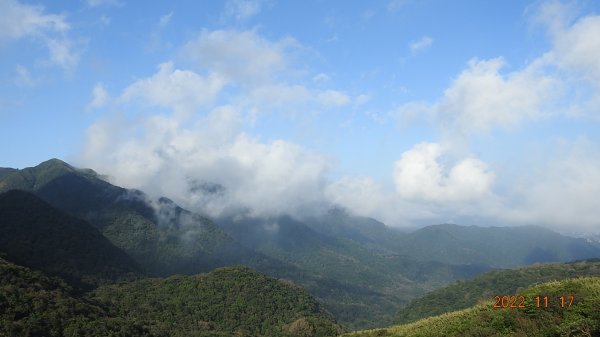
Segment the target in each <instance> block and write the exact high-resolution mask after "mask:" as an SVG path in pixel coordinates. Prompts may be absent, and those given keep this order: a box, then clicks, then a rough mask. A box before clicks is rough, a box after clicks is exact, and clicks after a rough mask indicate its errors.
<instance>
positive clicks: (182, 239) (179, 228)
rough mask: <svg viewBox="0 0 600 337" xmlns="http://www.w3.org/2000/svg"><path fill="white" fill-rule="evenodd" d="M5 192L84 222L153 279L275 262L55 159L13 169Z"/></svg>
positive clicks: (173, 209)
mask: <svg viewBox="0 0 600 337" xmlns="http://www.w3.org/2000/svg"><path fill="white" fill-rule="evenodd" d="M9 189H20V190H25V191H30V192H32V193H34V194H35V195H37V196H39V197H40V198H42V199H43V200H44V201H46V202H48V203H49V204H50V205H52V206H54V207H56V208H58V209H60V210H62V211H64V212H67V213H70V214H73V215H75V216H77V217H79V218H82V219H85V220H87V221H88V222H90V223H91V224H92V225H94V226H95V227H96V228H98V229H99V230H100V231H101V232H102V233H103V234H104V235H105V236H106V237H107V238H108V239H109V240H110V241H111V242H113V243H114V244H115V245H116V246H117V247H119V248H121V249H123V250H124V251H125V252H127V253H128V254H129V255H130V256H132V257H133V258H134V259H135V260H136V261H137V262H138V263H139V264H140V265H141V266H142V267H143V268H144V269H145V270H147V271H149V272H151V273H154V274H158V275H170V274H173V273H186V274H194V273H198V272H203V271H209V270H211V269H214V268H216V267H220V266H225V265H231V264H236V263H246V264H250V265H260V264H268V263H274V262H271V261H265V257H263V256H260V255H257V254H255V253H254V252H252V251H251V250H249V249H246V248H244V247H242V246H241V245H239V244H238V243H237V242H235V240H233V239H232V238H231V237H230V236H228V235H227V234H226V233H224V232H223V231H222V230H221V229H220V228H219V227H217V226H216V225H215V224H214V223H213V222H212V221H210V220H209V219H208V218H206V217H203V216H200V215H197V214H194V213H191V212H188V211H186V210H184V209H182V208H180V207H179V206H177V205H176V204H175V203H173V202H172V201H170V200H168V199H166V198H160V199H158V200H150V199H148V198H147V197H146V195H145V194H144V193H142V192H141V191H135V190H126V189H124V188H121V187H117V186H114V185H111V184H110V183H108V182H106V181H104V180H103V179H101V177H100V176H99V175H98V174H97V173H95V172H94V171H92V170H89V169H77V168H74V167H72V166H70V165H68V164H66V163H64V162H62V161H60V160H58V159H51V160H48V161H46V162H43V163H41V164H40V165H38V166H36V167H30V168H25V169H22V170H12V171H11V172H10V173H8V174H6V175H4V177H3V178H1V179H0V192H2V191H6V190H9Z"/></svg>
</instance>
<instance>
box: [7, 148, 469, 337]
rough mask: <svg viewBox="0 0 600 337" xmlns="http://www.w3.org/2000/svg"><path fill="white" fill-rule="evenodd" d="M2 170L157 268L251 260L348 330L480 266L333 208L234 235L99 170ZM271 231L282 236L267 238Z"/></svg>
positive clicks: (53, 166)
mask: <svg viewBox="0 0 600 337" xmlns="http://www.w3.org/2000/svg"><path fill="white" fill-rule="evenodd" d="M3 172H6V174H4V175H3V177H2V178H0V191H2V190H4V189H7V188H19V189H22V190H27V191H31V192H32V193H34V194H36V195H37V196H39V197H40V198H42V199H44V200H45V201H46V202H48V203H49V204H51V205H53V206H55V207H57V208H59V209H61V210H63V211H65V212H68V213H70V214H74V215H76V216H78V217H81V218H83V219H85V220H87V221H89V222H90V223H91V224H93V225H94V226H96V227H97V228H98V229H100V230H101V231H102V233H103V234H104V235H105V236H106V237H107V238H108V239H109V240H110V241H111V242H112V243H113V244H115V245H116V246H117V247H119V248H121V249H123V250H124V251H125V252H127V253H128V254H129V255H130V256H132V257H133V258H134V259H135V260H136V261H137V262H138V263H139V264H140V266H142V267H143V268H144V269H145V270H146V271H148V272H150V273H152V274H156V275H163V276H167V275H171V274H176V273H184V274H194V273H198V272H205V271H208V270H211V269H214V268H216V267H220V266H227V265H233V264H244V265H248V266H251V267H252V268H255V269H257V270H258V271H261V272H265V273H267V274H268V275H271V276H274V277H278V278H285V279H290V280H294V282H296V283H299V284H302V285H304V286H305V287H306V288H307V289H308V290H309V291H310V292H311V293H312V294H313V295H314V296H316V297H317V298H318V299H319V300H321V301H322V302H323V303H324V304H325V306H326V308H327V309H328V310H330V311H331V312H332V313H333V314H334V315H335V316H336V318H338V319H339V320H340V321H341V322H342V323H344V324H345V325H347V326H349V327H365V326H376V325H379V324H388V323H391V322H392V318H393V313H394V312H396V311H397V309H398V306H399V305H400V304H402V303H405V302H406V301H408V300H410V299H412V298H414V297H416V296H418V295H421V294H423V293H425V292H426V291H429V290H431V289H433V288H435V287H438V286H440V285H444V284H446V283H448V282H450V281H453V280H456V279H462V278H465V277H469V276H472V275H474V274H475V273H477V272H478V271H480V270H478V269H477V268H475V269H470V268H469V267H467V268H464V267H462V266H450V265H446V264H443V263H439V262H428V263H425V264H422V263H416V262H414V261H413V259H406V258H404V257H399V256H389V255H388V254H387V253H385V254H384V253H383V252H386V251H387V250H386V249H375V248H374V247H378V246H379V245H378V242H380V241H381V239H382V238H391V237H392V236H390V235H385V233H389V232H394V233H396V231H395V230H392V229H389V228H387V227H385V226H384V225H383V224H381V223H377V222H375V221H372V220H368V219H365V220H360V221H357V220H356V219H353V218H352V217H350V216H348V215H347V214H344V215H343V216H342V214H334V213H332V215H331V216H329V217H328V218H325V219H324V220H323V219H320V220H318V221H316V220H313V221H312V222H309V223H310V225H308V224H307V223H303V222H299V221H295V220H293V219H290V218H285V219H281V221H282V222H281V228H280V230H278V231H277V233H276V234H275V236H268V237H265V238H266V240H264V241H260V240H259V241H257V242H254V243H253V242H251V240H249V239H250V237H251V235H253V233H254V234H258V235H263V234H264V233H263V232H262V229H263V226H262V225H263V223H262V222H261V221H259V222H257V223H252V221H253V219H246V220H245V222H244V223H245V224H246V225H248V224H250V225H252V226H250V227H246V228H244V227H243V226H244V225H243V224H242V226H238V227H237V228H231V227H227V226H225V228H226V229H228V232H226V231H224V230H222V229H221V227H219V226H217V225H215V224H214V223H213V222H212V221H211V220H210V219H208V218H206V217H203V216H201V215H198V214H194V213H192V212H189V211H187V210H185V209H183V208H181V207H179V206H178V205H176V204H175V203H174V202H172V201H171V200H169V199H167V198H158V199H151V198H149V197H147V196H146V195H145V194H144V193H143V192H141V191H137V190H127V189H123V188H120V187H117V186H114V185H111V184H110V183H108V182H106V181H105V180H104V179H103V178H102V177H101V176H99V175H98V174H96V173H95V172H94V171H92V170H89V169H78V168H74V167H72V166H71V165H68V164H66V163H64V162H62V161H60V160H57V159H52V160H49V161H46V162H44V163H41V164H40V165H38V166H36V167H32V168H25V169H22V170H14V169H4V170H3ZM259 220H260V219H259ZM349 220H353V221H356V223H351V222H350V221H349ZM319 221H320V222H319ZM336 221H337V222H338V223H337V224H335V222H336ZM330 223H331V225H329V224H330ZM219 224H220V225H225V224H224V223H219ZM238 225H239V224H238ZM371 228H373V230H371ZM351 231H353V232H352V234H351V235H348V233H350V232H351ZM334 235H338V236H339V238H336V237H334ZM233 237H235V239H234V238H233ZM272 238H275V239H276V240H275V241H269V240H271V239H272ZM238 241H241V242H242V243H244V245H242V244H239V243H238ZM366 241H368V243H369V244H368V245H366V244H364V243H365V242H366ZM388 266H391V267H389V268H388Z"/></svg>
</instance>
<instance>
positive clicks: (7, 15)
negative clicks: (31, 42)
mask: <svg viewBox="0 0 600 337" xmlns="http://www.w3.org/2000/svg"><path fill="white" fill-rule="evenodd" d="M69 28H70V27H69V24H68V23H67V22H66V20H65V18H64V16H62V15H55V14H44V8H43V7H41V6H31V5H26V4H21V3H19V2H17V1H13V0H2V1H0V38H5V39H15V40H16V39H21V38H24V37H29V36H43V35H44V34H45V33H46V32H56V33H64V32H66V31H68V30H69Z"/></svg>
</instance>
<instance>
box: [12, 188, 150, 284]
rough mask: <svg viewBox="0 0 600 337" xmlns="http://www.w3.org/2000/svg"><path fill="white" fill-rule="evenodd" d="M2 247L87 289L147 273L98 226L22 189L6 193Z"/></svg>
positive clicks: (16, 258)
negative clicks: (55, 207) (107, 237)
mask: <svg viewBox="0 0 600 337" xmlns="http://www.w3.org/2000/svg"><path fill="white" fill-rule="evenodd" d="M0 251H2V252H4V253H5V254H6V255H7V258H8V259H9V260H11V261H14V262H16V263H18V264H20V265H24V266H27V267H29V268H32V269H37V270H42V271H43V272H45V273H47V274H49V275H53V276H59V277H62V278H63V279H65V280H66V281H67V282H68V283H69V284H70V285H72V286H75V287H77V288H83V289H91V287H94V286H96V285H98V284H101V283H107V282H113V281H116V280H120V279H131V278H135V277H138V276H140V274H141V273H140V269H139V267H138V266H137V264H136V263H135V262H134V261H133V260H132V259H131V258H130V257H129V256H128V255H127V254H125V253H124V252H123V251H121V250H120V249H118V248H117V247H115V246H114V245H113V244H112V243H111V242H110V241H108V240H107V239H106V238H105V237H104V236H103V235H102V233H100V232H99V231H98V230H97V229H96V228H94V227H93V226H91V225H90V224H88V223H86V222H85V221H82V220H79V219H76V218H74V217H72V216H69V215H67V214H65V213H63V212H61V211H59V210H57V209H54V208H52V207H51V206H50V205H48V204H47V203H45V202H44V201H42V200H40V199H39V198H37V197H36V196H34V195H32V194H29V193H27V192H23V191H19V190H13V191H9V192H6V193H3V194H0Z"/></svg>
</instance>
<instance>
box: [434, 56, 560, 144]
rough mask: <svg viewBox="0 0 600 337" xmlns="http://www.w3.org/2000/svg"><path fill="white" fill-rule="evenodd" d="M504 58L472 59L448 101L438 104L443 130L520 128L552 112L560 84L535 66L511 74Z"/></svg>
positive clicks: (446, 96)
mask: <svg viewBox="0 0 600 337" xmlns="http://www.w3.org/2000/svg"><path fill="white" fill-rule="evenodd" d="M504 66H505V62H504V60H503V59H502V58H496V59H491V60H483V61H481V60H471V61H469V67H468V69H466V70H464V71H463V72H462V73H461V74H460V75H459V76H458V78H456V79H455V80H454V82H453V83H452V85H451V86H450V87H449V88H448V89H446V91H445V92H444V98H443V99H442V100H441V102H439V103H438V104H436V105H435V110H436V113H437V115H438V117H439V118H440V119H439V121H440V122H441V123H442V125H443V127H445V128H446V129H449V130H455V131H458V132H461V133H463V134H469V133H472V132H487V131H489V130H491V129H494V128H506V127H512V126H515V125H518V124H519V123H520V122H522V121H526V120H532V119H537V118H542V117H545V116H547V115H548V114H550V113H551V112H552V110H549V109H544V108H545V107H546V104H547V103H548V102H550V101H551V100H552V99H553V98H554V97H555V95H556V94H557V93H558V91H559V90H560V83H559V82H558V81H557V80H556V79H555V78H553V77H551V76H549V75H546V74H544V73H543V72H541V71H539V70H538V69H537V64H536V63H533V64H531V65H530V66H529V67H527V68H525V69H523V70H521V71H515V72H512V73H508V74H506V75H505V74H502V73H501V72H500V70H501V69H502V68H503V67H504Z"/></svg>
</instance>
